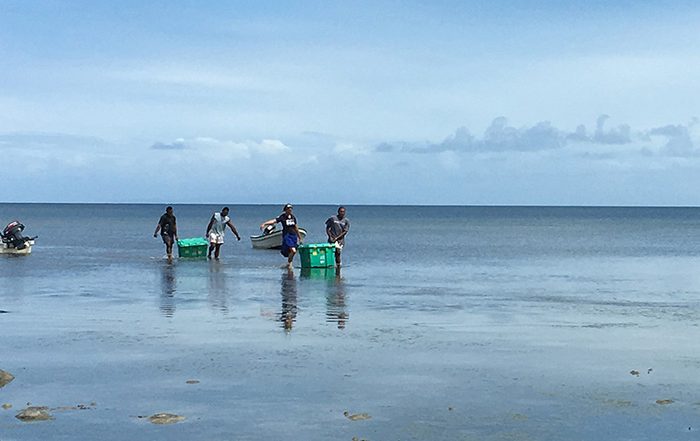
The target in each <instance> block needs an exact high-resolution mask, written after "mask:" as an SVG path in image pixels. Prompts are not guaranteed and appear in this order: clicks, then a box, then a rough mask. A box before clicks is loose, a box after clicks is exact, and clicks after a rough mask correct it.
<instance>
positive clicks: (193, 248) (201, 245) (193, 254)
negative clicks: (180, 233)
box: [177, 237, 209, 258]
mask: <svg viewBox="0 0 700 441" xmlns="http://www.w3.org/2000/svg"><path fill="white" fill-rule="evenodd" d="M207 247H209V242H207V241H206V240H205V239H202V238H201V237H193V238H191V239H180V240H178V241H177V253H178V255H179V256H180V257H188V258H203V257H207Z"/></svg>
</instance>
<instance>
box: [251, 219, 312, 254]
mask: <svg viewBox="0 0 700 441" xmlns="http://www.w3.org/2000/svg"><path fill="white" fill-rule="evenodd" d="M270 227H272V228H270ZM299 233H301V239H302V240H303V239H304V238H305V237H306V230H305V229H303V228H299ZM250 241H251V242H252V243H253V248H256V249H260V250H272V249H278V248H282V230H276V229H275V228H274V225H272V226H268V227H267V228H265V230H264V231H263V233H262V234H258V235H257V236H250Z"/></svg>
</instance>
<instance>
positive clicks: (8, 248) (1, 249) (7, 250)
mask: <svg viewBox="0 0 700 441" xmlns="http://www.w3.org/2000/svg"><path fill="white" fill-rule="evenodd" d="M32 245H34V241H33V240H30V241H28V242H26V243H25V247H24V248H22V249H21V250H18V249H17V248H15V247H13V246H12V245H11V244H8V243H5V242H2V244H0V254H17V255H25V254H31V253H32Z"/></svg>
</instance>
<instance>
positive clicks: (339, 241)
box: [326, 207, 350, 268]
mask: <svg viewBox="0 0 700 441" xmlns="http://www.w3.org/2000/svg"><path fill="white" fill-rule="evenodd" d="M348 231H350V219H348V218H347V217H345V207H338V214H337V215H335V216H331V217H329V218H328V220H326V234H327V235H328V243H334V244H336V247H335V265H336V266H337V267H338V268H340V252H341V251H342V249H343V246H345V236H346V235H347V234H348Z"/></svg>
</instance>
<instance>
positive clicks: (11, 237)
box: [0, 221, 36, 254]
mask: <svg viewBox="0 0 700 441" xmlns="http://www.w3.org/2000/svg"><path fill="white" fill-rule="evenodd" d="M23 230H24V225H22V224H21V223H20V222H19V221H12V222H10V223H9V224H7V226H6V227H5V229H4V230H2V234H0V254H30V253H31V252H32V246H33V245H34V239H36V237H26V236H24V235H22V231H23Z"/></svg>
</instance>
